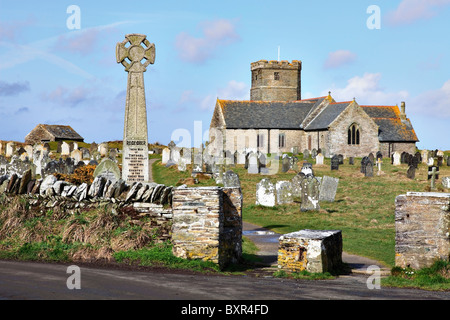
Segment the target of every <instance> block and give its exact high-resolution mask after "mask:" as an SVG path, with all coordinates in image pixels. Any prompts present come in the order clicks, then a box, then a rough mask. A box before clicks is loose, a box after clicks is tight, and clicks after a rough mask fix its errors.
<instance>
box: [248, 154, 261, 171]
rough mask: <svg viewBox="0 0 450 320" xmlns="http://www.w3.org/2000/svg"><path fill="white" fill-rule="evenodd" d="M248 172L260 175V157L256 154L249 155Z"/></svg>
mask: <svg viewBox="0 0 450 320" xmlns="http://www.w3.org/2000/svg"><path fill="white" fill-rule="evenodd" d="M247 172H248V173H250V174H257V173H259V161H258V155H257V154H256V153H250V154H249V157H248V169H247Z"/></svg>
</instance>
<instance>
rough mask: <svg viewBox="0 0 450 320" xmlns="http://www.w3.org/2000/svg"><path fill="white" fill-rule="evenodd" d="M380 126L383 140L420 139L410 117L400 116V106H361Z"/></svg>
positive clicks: (379, 134) (379, 136) (380, 137)
mask: <svg viewBox="0 0 450 320" xmlns="http://www.w3.org/2000/svg"><path fill="white" fill-rule="evenodd" d="M361 108H362V109H363V110H364V111H365V112H366V113H367V114H368V115H369V117H371V118H372V120H373V121H375V123H376V124H377V125H378V127H379V133H378V138H379V140H380V141H381V142H388V141H389V142H395V141H419V139H418V138H417V136H416V133H415V131H414V128H413V127H412V124H411V121H409V119H406V120H402V119H401V118H400V110H399V109H398V106H361Z"/></svg>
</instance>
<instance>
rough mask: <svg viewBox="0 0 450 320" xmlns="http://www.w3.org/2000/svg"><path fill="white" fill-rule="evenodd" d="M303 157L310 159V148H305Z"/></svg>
mask: <svg viewBox="0 0 450 320" xmlns="http://www.w3.org/2000/svg"><path fill="white" fill-rule="evenodd" d="M303 159H309V150H308V149H305V150H303Z"/></svg>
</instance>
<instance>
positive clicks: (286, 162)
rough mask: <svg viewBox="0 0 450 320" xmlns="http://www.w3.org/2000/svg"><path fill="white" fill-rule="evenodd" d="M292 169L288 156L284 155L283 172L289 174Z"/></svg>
mask: <svg viewBox="0 0 450 320" xmlns="http://www.w3.org/2000/svg"><path fill="white" fill-rule="evenodd" d="M290 168H291V162H290V161H289V156H288V155H286V154H285V155H283V160H282V165H281V171H283V172H288V171H289V169H290Z"/></svg>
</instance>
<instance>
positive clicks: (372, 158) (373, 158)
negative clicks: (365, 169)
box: [367, 152, 375, 164]
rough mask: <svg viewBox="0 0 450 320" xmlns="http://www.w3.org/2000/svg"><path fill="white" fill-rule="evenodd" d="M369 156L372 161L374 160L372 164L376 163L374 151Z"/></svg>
mask: <svg viewBox="0 0 450 320" xmlns="http://www.w3.org/2000/svg"><path fill="white" fill-rule="evenodd" d="M367 157H368V158H369V160H370V162H372V164H373V163H375V157H374V155H373V153H372V152H371V153H369V155H368V156H367Z"/></svg>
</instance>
